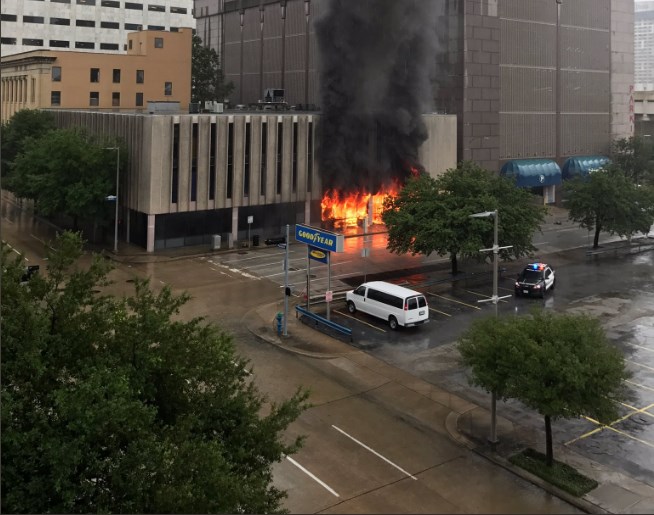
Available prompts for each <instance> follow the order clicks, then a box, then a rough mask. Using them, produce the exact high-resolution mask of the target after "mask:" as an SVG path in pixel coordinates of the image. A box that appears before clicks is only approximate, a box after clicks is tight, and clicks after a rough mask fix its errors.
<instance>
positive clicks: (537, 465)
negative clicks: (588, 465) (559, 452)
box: [509, 449, 597, 497]
mask: <svg viewBox="0 0 654 515" xmlns="http://www.w3.org/2000/svg"><path fill="white" fill-rule="evenodd" d="M546 460H547V457H546V456H545V455H544V454H542V453H540V452H538V451H535V450H534V449H525V450H524V451H522V452H519V453H518V454H514V455H513V456H511V457H510V458H509V461H510V462H511V463H513V464H514V465H517V466H518V467H521V468H523V469H525V470H527V471H529V472H531V473H532V474H534V475H536V476H538V477H539V478H541V479H544V480H545V481H547V482H548V483H550V484H552V485H554V486H557V487H559V488H560V489H561V490H564V491H566V492H568V493H569V494H572V495H574V496H576V497H581V496H582V495H584V494H587V493H588V492H590V491H591V490H592V489H593V488H595V487H597V481H595V480H594V479H590V478H589V477H586V476H584V475H583V474H580V473H579V472H577V470H576V469H574V468H573V467H571V466H570V465H566V464H565V463H561V462H560V461H556V460H554V463H553V464H552V466H551V467H548V466H547V464H546Z"/></svg>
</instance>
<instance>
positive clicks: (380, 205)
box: [320, 185, 399, 228]
mask: <svg viewBox="0 0 654 515" xmlns="http://www.w3.org/2000/svg"><path fill="white" fill-rule="evenodd" d="M398 191H399V186H398V185H392V186H388V187H385V188H382V189H381V190H379V191H378V192H377V193H375V194H374V195H372V194H370V193H367V192H365V191H357V192H352V193H340V192H338V191H336V190H329V191H327V193H325V195H324V196H323V198H322V202H321V203H320V206H321V207H322V220H323V221H326V220H331V221H333V222H334V226H336V227H341V228H345V227H356V226H357V225H358V224H359V222H360V221H361V220H364V219H365V218H366V216H368V208H369V207H372V209H371V210H372V214H371V216H372V223H373V224H381V223H382V219H381V214H382V211H383V209H384V199H385V198H386V196H388V195H390V196H396V195H397V193H398Z"/></svg>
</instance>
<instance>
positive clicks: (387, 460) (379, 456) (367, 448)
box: [332, 424, 418, 481]
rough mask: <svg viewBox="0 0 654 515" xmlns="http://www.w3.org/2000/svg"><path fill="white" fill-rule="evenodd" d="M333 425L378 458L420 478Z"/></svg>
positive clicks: (411, 476)
mask: <svg viewBox="0 0 654 515" xmlns="http://www.w3.org/2000/svg"><path fill="white" fill-rule="evenodd" d="M332 427H333V428H334V429H336V431H338V432H340V433H343V434H344V435H345V436H347V437H348V438H349V439H350V440H352V441H353V442H356V443H358V444H359V445H360V446H361V447H363V448H364V449H366V450H368V451H370V452H371V453H373V454H374V455H375V456H377V457H378V458H381V459H382V460H384V461H385V462H386V463H388V464H389V465H391V466H393V467H395V468H396V469H397V470H399V471H400V472H402V473H403V474H406V475H407V476H409V477H410V478H411V479H413V480H415V481H417V480H418V478H417V477H415V476H413V475H411V474H409V473H408V472H407V471H406V470H404V469H403V468H402V467H400V466H398V465H396V464H395V463H393V462H392V461H391V460H389V459H388V458H385V457H384V456H382V455H381V454H379V453H378V452H377V451H375V450H374V449H371V448H370V447H368V446H367V445H366V444H364V443H363V442H360V441H359V440H357V439H356V438H354V437H353V436H350V435H348V434H347V433H346V432H345V431H343V430H342V429H341V428H339V427H336V426H335V425H333V424H332Z"/></svg>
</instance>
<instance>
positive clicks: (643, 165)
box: [611, 136, 654, 186]
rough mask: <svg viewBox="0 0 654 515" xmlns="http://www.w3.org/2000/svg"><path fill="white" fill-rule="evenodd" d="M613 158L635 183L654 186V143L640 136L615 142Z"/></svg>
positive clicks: (618, 166)
mask: <svg viewBox="0 0 654 515" xmlns="http://www.w3.org/2000/svg"><path fill="white" fill-rule="evenodd" d="M611 158H612V159H613V163H614V164H615V165H616V167H617V168H619V169H621V170H623V171H624V173H625V175H626V176H627V177H628V178H629V179H630V180H631V181H632V182H634V183H635V184H649V185H650V186H654V145H652V143H649V142H646V141H645V139H644V138H642V137H640V136H632V137H630V138H622V139H619V140H617V141H615V142H613V145H612V148H611Z"/></svg>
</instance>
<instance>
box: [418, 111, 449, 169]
mask: <svg viewBox="0 0 654 515" xmlns="http://www.w3.org/2000/svg"><path fill="white" fill-rule="evenodd" d="M423 119H424V121H425V125H426V126H427V132H428V133H429V139H428V140H427V141H425V142H424V143H423V144H422V146H421V147H420V150H419V154H418V158H419V159H420V162H421V163H422V165H423V166H424V167H425V169H426V170H427V172H429V174H430V175H431V176H432V177H437V176H439V175H441V174H442V173H443V172H445V171H446V170H448V169H450V168H456V164H457V159H456V116H454V115H438V114H426V115H424V116H423Z"/></svg>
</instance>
